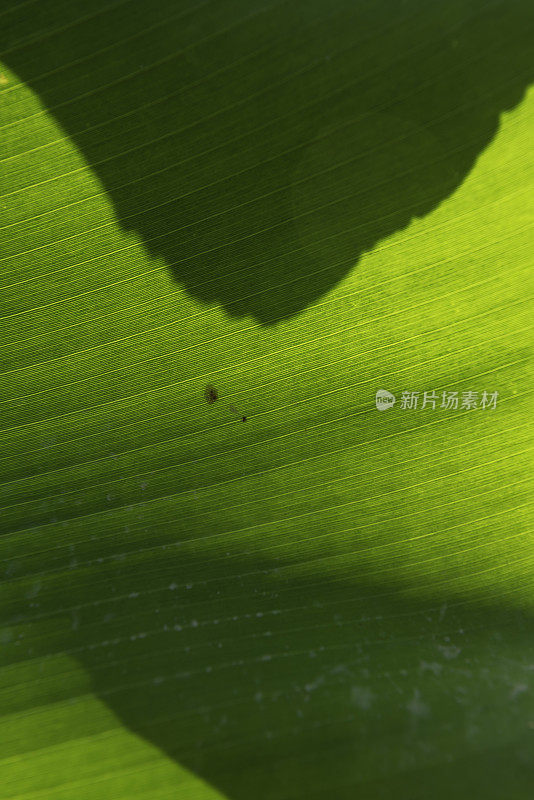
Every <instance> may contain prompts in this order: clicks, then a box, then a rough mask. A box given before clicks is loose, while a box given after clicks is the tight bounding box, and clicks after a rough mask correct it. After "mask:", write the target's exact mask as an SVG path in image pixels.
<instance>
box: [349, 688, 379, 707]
mask: <svg viewBox="0 0 534 800" xmlns="http://www.w3.org/2000/svg"><path fill="white" fill-rule="evenodd" d="M373 700H374V694H373V692H372V691H371V689H369V687H368V686H352V687H351V690H350V701H351V703H353V705H355V706H358V708H361V709H363V710H365V709H367V708H371V706H372V704H373Z"/></svg>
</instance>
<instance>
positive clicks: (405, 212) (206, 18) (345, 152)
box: [1, 0, 534, 325]
mask: <svg viewBox="0 0 534 800" xmlns="http://www.w3.org/2000/svg"><path fill="white" fill-rule="evenodd" d="M532 12H533V7H532V3H531V2H530V1H529V0H506V2H502V1H501V2H486V0H436V1H435V2H429V1H428V0H404V2H401V1H400V0H369V2H364V0H358V2H354V0H350V2H349V1H348V0H342V2H337V3H331V2H327V0H306V2H296V3H295V2H293V3H291V2H273V3H262V4H259V3H255V2H250V0H233V1H232V0H227V2H209V0H208V2H191V1H190V0H182V2H179V3H170V2H169V0H159V2H158V0H155V1H154V2H150V3H148V2H131V3H129V2H126V3H125V2H122V3H118V4H117V3H115V4H111V5H109V4H108V3H107V2H104V1H103V0H98V2H93V3H92V4H90V8H89V10H88V8H87V4H86V3H79V2H73V3H70V4H68V7H67V8H65V5H64V4H62V3H58V2H57V1H56V0H45V1H44V2H40V3H39V5H38V9H34V11H33V12H32V13H30V11H28V10H25V7H24V5H23V6H21V10H20V12H16V11H15V12H13V13H10V14H8V16H7V17H6V19H5V24H4V27H3V30H2V34H1V41H2V45H3V46H2V50H3V51H4V55H3V60H4V61H5V63H6V64H7V65H8V66H9V67H10V68H11V69H12V70H13V71H14V72H15V73H16V74H17V75H19V76H20V78H21V80H23V81H24V82H25V83H26V84H27V85H28V86H29V87H31V89H32V90H34V91H35V92H36V93H37V94H38V96H39V98H40V99H41V100H42V102H43V103H44V104H45V106H46V107H47V108H48V109H49V110H50V112H51V113H52V114H53V115H54V117H55V118H56V119H57V121H58V122H59V124H60V125H61V127H62V128H63V130H64V131H65V133H66V134H67V135H68V136H69V137H70V138H71V139H72V141H73V142H74V143H75V144H76V146H77V147H78V148H79V150H80V151H81V153H82V154H83V156H84V158H85V159H86V161H87V163H88V164H89V165H90V167H91V168H92V169H93V170H94V171H95V173H96V175H97V176H98V178H99V180H100V181H101V183H102V185H103V187H104V189H105V190H106V192H107V193H108V194H109V197H110V198H111V200H112V202H113V206H114V209H115V212H116V215H117V218H118V220H119V223H120V225H121V226H122V227H123V228H124V229H127V230H129V231H132V232H135V233H136V234H137V235H138V236H140V237H141V239H142V241H143V243H144V245H145V246H146V247H147V249H148V250H149V251H150V253H151V254H152V255H153V256H155V257H158V258H161V259H163V260H164V261H165V263H166V264H167V265H168V266H169V269H170V270H171V271H172V274H173V275H174V276H175V278H176V280H177V281H178V282H179V284H181V285H183V286H184V287H185V288H186V289H187V291H188V292H189V293H190V294H191V295H192V296H193V297H195V298H197V299H198V300H200V301H202V302H203V303H208V304H213V303H218V304H221V305H222V306H223V307H224V309H225V311H226V312H227V313H228V314H230V315H235V316H243V315H251V316H252V317H254V318H255V319H256V320H258V321H259V322H260V323H262V324H265V325H269V324H273V323H276V322H277V321H279V320H281V319H283V318H286V317H290V316H292V315H295V314H298V313H299V312H301V311H303V310H304V309H305V308H306V307H308V306H309V305H310V304H313V303H315V302H316V301H317V300H318V299H319V298H321V297H322V296H323V295H324V294H325V293H327V292H328V291H330V290H331V289H332V287H334V286H335V285H336V284H337V283H338V282H339V281H341V280H342V279H343V278H344V276H345V275H346V274H347V273H348V272H349V270H351V269H352V268H353V267H354V265H355V264H357V262H358V259H359V258H360V256H361V255H362V253H365V252H366V251H368V250H370V249H371V248H372V247H373V246H374V245H376V243H377V242H379V241H380V240H382V239H384V237H387V236H390V235H391V234H393V233H395V232H396V231H399V230H401V229H403V228H404V227H405V226H407V225H408V224H409V223H410V222H411V221H412V220H413V219H414V218H417V217H421V216H423V215H425V214H428V213H429V212H430V211H432V209H434V208H435V207H436V206H437V205H438V204H439V203H440V202H442V201H443V200H444V199H446V198H447V197H448V196H450V194H451V193H452V192H453V191H454V190H455V189H456V188H457V187H458V186H460V184H461V183H462V181H463V180H464V178H465V177H466V175H467V174H468V173H469V171H470V170H471V168H472V167H473V165H474V163H475V161H476V159H477V157H478V156H479V154H480V153H481V152H482V151H483V150H484V148H485V147H486V146H487V145H488V144H489V142H491V140H492V138H493V137H494V136H495V134H496V132H497V130H498V127H499V121H500V115H501V114H502V112H503V111H505V110H507V109H511V108H513V107H514V106H516V105H517V104H518V103H519V102H520V100H521V98H522V97H523V94H524V91H525V88H526V87H527V85H528V84H529V83H530V82H531V80H532V75H533V71H534V67H533V59H532V48H531V42H532ZM82 17H83V19H84V21H83V22H80V21H79V19H80V18H82ZM55 29H60V30H59V32H58V33H53V31H54V30H55ZM49 152H50V151H47V150H46V149H45V150H44V151H43V158H47V157H50V156H49V155H47V153H49ZM67 180H68V178H67ZM83 209H84V204H83V203H81V204H80V205H79V206H78V210H79V212H80V213H81V214H83ZM57 235H58V238H61V232H60V231H58V234H57ZM88 236H89V237H90V232H89V234H88Z"/></svg>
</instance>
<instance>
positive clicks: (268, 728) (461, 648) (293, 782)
mask: <svg viewBox="0 0 534 800" xmlns="http://www.w3.org/2000/svg"><path fill="white" fill-rule="evenodd" d="M357 542H358V540H357V538H355V544H356V548H358V547H360V546H361V545H358V543H357ZM185 544H186V543H185V542H184V545H185ZM86 546H88V547H91V546H92V545H91V543H87V545H86ZM118 548H119V549H118ZM83 549H84V547H82V550H83ZM119 550H120V545H118V544H117V543H115V544H114V543H113V542H111V541H109V542H108V544H107V546H106V547H105V548H104V550H101V551H100V552H104V553H105V554H107V555H108V556H110V555H111V553H112V552H113V551H115V554H116V555H118V554H119ZM139 555H140V554H139V553H138V552H132V553H131V554H123V555H122V556H119V557H118V558H114V557H112V558H109V557H108V558H104V560H103V563H102V564H101V566H99V568H98V571H97V572H95V571H94V569H89V570H87V569H84V568H83V566H79V567H78V568H77V569H76V570H69V567H68V559H69V558H70V555H69V550H68V548H65V549H64V551H63V557H64V558H66V559H67V561H66V562H65V563H64V565H63V567H62V566H61V563H60V558H58V556H59V557H60V553H59V552H57V553H56V556H55V558H56V567H57V568H58V569H59V573H58V574H57V578H56V579H54V578H53V576H50V577H51V578H52V580H47V581H46V585H44V584H43V588H42V591H41V592H40V594H39V600H40V604H39V608H40V610H39V615H40V617H41V621H40V622H38V621H36V622H35V623H34V624H33V625H32V626H31V628H29V629H28V631H31V632H32V633H31V635H30V637H28V635H27V636H26V639H27V641H26V644H31V645H32V648H33V657H45V656H52V657H53V656H54V653H56V652H57V653H61V652H62V651H63V650H66V652H67V653H70V654H71V657H74V658H76V659H78V660H79V661H80V662H81V664H82V665H83V667H84V668H85V669H86V670H87V671H88V672H89V674H90V675H91V680H92V683H93V685H94V690H95V692H96V693H97V694H98V695H99V697H101V699H102V700H103V701H104V702H105V703H106V704H107V705H108V706H109V707H110V708H111V709H112V710H113V711H114V712H115V713H116V714H117V715H118V716H119V717H120V719H121V720H122V721H123V722H124V724H125V725H127V726H128V727H129V728H130V729H131V730H133V731H134V732H135V733H137V734H139V735H140V736H142V737H144V738H145V739H147V740H148V741H150V742H152V743H154V744H156V745H157V746H158V747H159V748H161V749H162V750H163V751H165V752H166V753H167V754H168V755H170V756H171V757H172V758H174V759H176V760H177V761H178V762H179V763H180V764H181V765H183V766H185V767H187V768H188V769H189V770H191V771H193V772H194V773H195V774H197V775H199V776H201V777H202V778H203V779H204V780H206V781H208V782H209V783H210V784H211V785H212V786H214V787H215V788H216V789H218V790H220V791H222V792H223V793H224V796H225V797H227V798H228V799H229V800H250V798H252V797H254V798H258V800H271V799H272V798H275V799H276V800H286V799H287V800H289V798H295V800H296V798H308V797H312V798H330V797H335V798H336V800H337V798H340V799H341V800H349V798H351V799H352V798H354V797H362V798H393V797H395V798H401V799H402V800H408V798H416V799H418V798H420V799H421V800H422V798H424V797H428V796H432V797H435V798H438V799H439V800H449V798H450V797H452V796H455V797H459V798H461V799H462V800H467V798H471V797H473V796H474V795H473V791H475V794H476V793H477V791H476V790H475V787H478V790H480V792H481V796H484V797H485V798H489V799H490V800H501V799H502V798H503V797H506V796H514V797H518V798H519V797H521V798H523V797H524V798H526V797H528V796H529V791H528V787H529V785H530V786H532V766H533V763H534V762H533V759H532V750H531V744H529V739H528V726H529V725H531V720H532V716H531V715H532V668H533V662H534V646H533V642H534V620H533V619H532V616H531V615H529V614H527V613H524V612H522V611H521V610H520V609H518V608H514V607H513V606H512V605H510V606H508V607H507V604H506V602H503V600H505V598H502V597H501V599H500V601H499V603H497V604H491V603H487V602H483V601H481V602H474V601H466V600H465V599H464V600H462V599H459V598H458V596H456V597H454V595H451V593H450V591H449V590H448V587H447V584H446V583H443V582H440V581H439V580H436V578H434V577H433V576H432V574H431V573H429V575H428V576H427V578H426V579H425V581H424V582H421V584H420V585H416V586H414V585H412V586H411V587H410V588H409V589H408V587H407V586H406V585H403V584H402V583H400V582H398V581H397V580H395V578H394V577H391V573H390V574H389V577H386V574H387V573H388V572H389V571H388V570H385V571H384V573H383V575H382V578H381V580H376V579H373V576H372V575H371V574H370V573H369V572H368V570H366V569H358V568H354V569H352V570H351V572H352V574H353V575H354V576H355V577H354V580H346V579H344V578H343V577H336V575H335V573H333V572H332V571H331V570H330V573H329V574H328V572H325V573H324V574H321V570H323V571H324V570H325V567H327V566H328V564H329V560H327V561H326V562H324V564H323V565H322V566H321V567H320V568H319V569H318V570H316V571H315V570H311V571H309V572H308V575H307V577H304V575H303V574H301V577H296V575H297V574H298V570H299V566H298V563H296V564H294V565H293V567H292V568H290V569H289V571H288V572H287V573H286V572H285V571H284V562H283V560H282V559H275V558H267V557H263V556H262V557H252V556H246V555H245V554H240V553H239V552H237V553H228V554H227V555H226V556H225V555H224V553H221V552H219V548H214V550H213V554H212V556H211V557H210V556H209V555H208V554H207V551H206V555H205V557H204V558H194V557H191V555H187V554H185V549H184V548H182V547H181V546H180V544H179V543H175V544H173V545H171V544H169V546H168V547H167V548H166V549H165V550H164V549H162V548H156V549H155V550H154V551H153V552H152V553H151V554H150V557H145V558H140V557H139ZM296 561H298V559H297V560H296ZM394 571H395V570H394V568H393V570H392V571H391V572H392V573H394ZM415 588H417V592H416V593H415V594H414V593H413V591H414V589H415ZM95 598H96V599H95ZM27 604H28V601H26V602H25V601H24V600H22V599H19V601H18V602H17V603H16V604H13V606H12V607H13V609H15V608H17V609H18V611H19V612H20V611H21V609H22V608H23V607H24V605H27ZM61 609H62V610H61ZM29 613H30V617H31V615H32V614H33V613H35V612H31V611H30V612H29ZM23 616H24V617H26V613H24V614H23ZM26 618H27V617H26ZM71 621H72V625H71ZM28 631H27V633H28ZM40 631H42V632H45V635H44V636H43V635H42V634H40V633H39V632H40ZM28 639H30V640H31V641H29V640H28ZM17 655H19V656H20V653H19V651H18V650H17V649H16V646H9V647H8V648H6V652H5V656H6V658H7V660H8V661H9V660H10V658H13V659H14V660H16V659H17ZM52 663H53V662H52ZM36 677H37V678H38V682H39V681H40V680H42V689H41V691H42V693H43V696H42V698H41V702H42V703H51V702H69V701H72V702H75V697H74V699H72V700H71V698H72V695H71V694H70V692H72V690H69V688H68V687H69V683H68V681H65V682H63V681H62V679H61V676H60V675H59V676H57V677H56V679H55V680H52V681H51V680H50V679H48V680H47V675H41V674H40V675H39V676H36ZM64 684H65V685H64ZM37 685H38V683H37ZM21 697H22V700H23V699H24V697H23V695H20V693H15V694H14V695H13V697H12V701H13V702H14V703H15V706H16V703H17V702H20V700H21ZM74 725H75V723H74ZM97 732H98V731H97V730H94V731H93V730H92V729H91V728H84V727H82V728H81V729H80V730H76V728H75V727H74V728H69V730H67V731H65V732H64V733H63V732H62V731H61V730H57V731H56V730H55V731H53V737H54V738H53V740H54V743H55V744H57V743H58V742H59V741H61V737H62V736H66V737H69V738H70V737H75V736H90V735H91V734H92V733H97ZM36 735H37V737H38V736H40V735H42V736H43V737H44V740H43V742H41V743H40V744H34V747H38V746H40V747H43V746H45V744H46V741H45V739H46V736H47V735H49V732H47V731H44V732H43V733H42V734H40V733H39V732H36ZM17 752H18V751H17ZM511 790H513V795H510V794H509V792H511ZM176 791H179V789H178V787H176ZM176 796H179V795H176Z"/></svg>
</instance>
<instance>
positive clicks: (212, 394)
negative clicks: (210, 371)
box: [204, 386, 219, 403]
mask: <svg viewBox="0 0 534 800" xmlns="http://www.w3.org/2000/svg"><path fill="white" fill-rule="evenodd" d="M204 397H205V398H206V402H207V403H214V402H215V401H216V400H218V399H219V394H218V392H217V389H216V388H215V386H206V388H205V389H204Z"/></svg>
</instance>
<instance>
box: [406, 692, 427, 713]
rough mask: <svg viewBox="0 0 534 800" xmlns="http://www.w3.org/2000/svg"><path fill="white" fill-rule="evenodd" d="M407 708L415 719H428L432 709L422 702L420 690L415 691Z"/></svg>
mask: <svg viewBox="0 0 534 800" xmlns="http://www.w3.org/2000/svg"><path fill="white" fill-rule="evenodd" d="M406 708H407V709H408V711H409V712H410V714H413V715H414V717H427V716H428V714H429V713H430V709H429V708H428V706H427V704H426V703H423V701H422V700H421V693H420V691H419V689H414V692H413V697H412V699H411V700H410V702H409V703H408V704H407V706H406Z"/></svg>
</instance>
